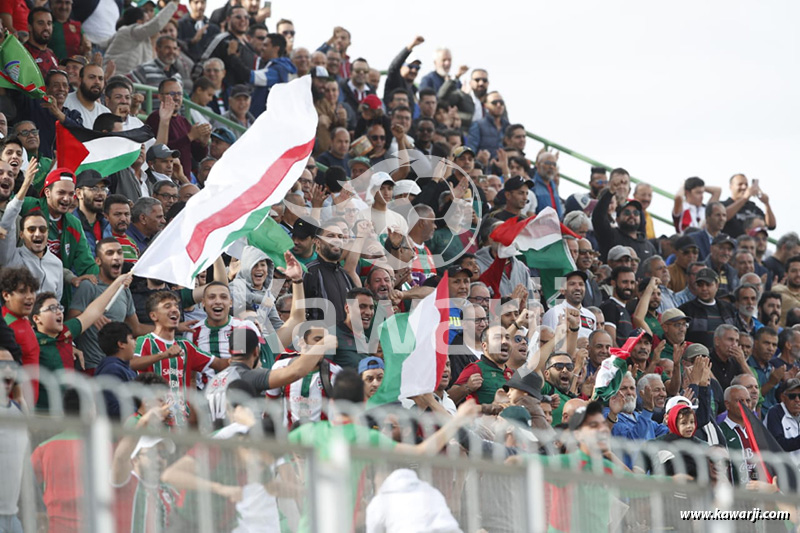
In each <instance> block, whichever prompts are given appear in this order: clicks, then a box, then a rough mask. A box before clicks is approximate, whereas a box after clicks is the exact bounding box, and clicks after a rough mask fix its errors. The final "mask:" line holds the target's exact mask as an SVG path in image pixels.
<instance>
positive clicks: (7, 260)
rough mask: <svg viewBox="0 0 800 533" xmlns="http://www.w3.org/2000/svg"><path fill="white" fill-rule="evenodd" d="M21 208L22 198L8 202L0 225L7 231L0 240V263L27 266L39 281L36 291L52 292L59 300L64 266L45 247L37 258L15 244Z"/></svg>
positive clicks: (7, 265) (62, 290) (62, 287)
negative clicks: (41, 254)
mask: <svg viewBox="0 0 800 533" xmlns="http://www.w3.org/2000/svg"><path fill="white" fill-rule="evenodd" d="M21 209H22V199H21V198H16V197H15V198H13V199H12V200H11V201H10V202H8V206H7V207H6V211H5V213H4V214H3V219H2V222H0V227H2V228H3V229H5V230H6V231H7V232H8V235H7V236H6V238H5V239H2V240H0V265H3V266H5V267H20V266H23V267H25V268H27V269H28V270H29V271H30V273H31V274H33V277H34V278H36V281H38V282H39V290H38V291H36V292H37V293H42V292H53V293H55V295H56V297H57V298H58V299H59V300H61V296H62V295H63V293H64V266H63V264H62V263H61V260H60V259H59V258H58V257H56V256H55V255H53V254H52V253H50V250H48V249H47V247H45V250H44V255H43V256H42V257H41V258H39V257H38V256H37V255H36V254H34V253H33V252H31V251H30V250H29V249H28V248H27V247H25V246H24V245H22V246H17V224H16V222H17V216H18V215H19V212H20V210H21Z"/></svg>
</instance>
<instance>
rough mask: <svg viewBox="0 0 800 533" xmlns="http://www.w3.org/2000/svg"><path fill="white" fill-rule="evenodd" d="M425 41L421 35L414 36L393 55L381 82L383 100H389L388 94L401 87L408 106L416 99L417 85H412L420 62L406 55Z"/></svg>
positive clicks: (385, 101)
mask: <svg viewBox="0 0 800 533" xmlns="http://www.w3.org/2000/svg"><path fill="white" fill-rule="evenodd" d="M424 42H425V38H424V37H422V36H421V35H417V36H416V37H414V40H413V41H411V44H409V45H408V46H406V47H405V48H403V49H402V50H400V53H399V54H397V55H396V56H395V58H394V59H393V60H392V62H391V63H390V64H389V68H388V69H387V72H386V82H385V83H384V84H383V101H384V103H387V104H388V102H389V99H390V95H391V94H392V93H393V92H394V91H395V90H396V89H402V90H404V91H405V92H406V94H407V95H408V104H407V105H409V106H411V105H413V104H414V102H416V99H417V86H416V85H414V80H416V79H417V74H419V67H420V65H421V64H422V62H421V61H420V60H419V59H415V60H414V61H408V56H409V55H411V52H412V51H413V50H414V48H416V47H417V46H419V45H421V44H422V43H424Z"/></svg>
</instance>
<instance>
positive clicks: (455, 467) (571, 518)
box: [0, 371, 800, 533]
mask: <svg viewBox="0 0 800 533" xmlns="http://www.w3.org/2000/svg"><path fill="white" fill-rule="evenodd" d="M39 381H40V383H41V384H42V386H43V387H44V388H45V389H46V390H47V391H48V395H49V398H50V408H49V410H48V412H40V411H34V412H33V413H30V414H28V415H26V416H22V417H13V416H12V417H9V416H8V415H7V414H6V413H7V412H6V411H0V413H2V414H0V427H2V428H4V429H6V430H8V429H10V428H15V429H18V430H20V431H27V432H28V434H29V436H30V440H31V449H32V450H33V449H35V448H36V447H37V446H38V445H40V444H41V443H43V442H46V441H47V440H48V439H52V438H53V437H54V436H56V437H57V438H58V436H59V435H61V436H62V437H64V436H65V435H66V437H68V438H70V439H73V440H77V441H78V442H80V445H79V447H78V448H79V449H80V454H79V456H78V461H79V462H80V463H81V464H80V466H79V467H77V468H76V469H75V472H74V473H75V476H74V477H73V478H72V479H60V480H59V482H63V483H65V484H67V485H68V486H72V487H73V488H74V490H75V491H78V492H79V493H80V497H79V498H78V499H77V501H78V502H79V509H78V512H79V514H80V516H81V521H80V526H81V527H80V530H81V531H86V532H89V533H107V532H113V531H116V529H115V527H116V526H115V523H116V519H117V518H118V516H117V515H118V513H120V512H121V511H120V507H119V506H118V501H117V500H118V497H119V492H118V491H116V490H115V489H113V488H112V486H111V484H110V478H109V472H110V465H111V456H112V453H113V447H112V443H114V442H118V441H119V440H120V439H122V438H123V437H126V436H129V437H138V436H141V435H149V436H157V437H164V438H168V439H169V440H170V441H172V442H173V443H174V445H175V450H174V453H171V454H169V455H168V457H165V458H166V463H165V464H164V465H156V464H155V463H151V464H152V465H154V466H152V468H157V469H159V470H157V472H156V477H158V473H159V472H163V468H164V467H168V466H169V465H171V464H173V463H174V462H175V461H177V460H179V459H180V458H181V457H183V456H184V455H185V454H186V453H187V452H189V451H190V450H191V454H192V455H193V457H194V460H195V462H196V465H197V467H196V474H197V476H199V477H200V478H201V479H204V480H208V481H209V482H212V484H213V483H216V484H223V485H225V486H226V487H229V488H228V489H227V490H235V487H242V488H243V491H242V497H243V498H244V500H243V503H242V505H243V508H242V509H236V512H235V513H234V515H233V516H234V518H235V517H236V516H239V517H241V516H245V515H247V512H251V513H253V514H254V515H255V516H256V517H257V516H259V515H258V513H259V512H261V511H263V509H260V508H258V506H256V508H253V505H252V504H251V505H250V506H249V507H248V506H247V505H246V503H247V501H248V498H250V499H251V500H252V501H255V502H262V501H265V500H264V498H266V496H264V494H263V493H260V498H261V499H258V497H256V496H253V494H256V495H258V494H259V492H258V491H260V490H261V489H260V488H261V487H267V489H268V491H272V492H275V494H276V496H275V499H276V502H277V509H279V510H280V520H281V523H282V527H283V528H284V529H283V531H298V530H307V531H319V532H325V533H327V532H331V533H333V532H337V533H338V532H343V531H364V530H366V529H365V525H364V524H365V521H366V520H368V519H372V520H374V519H375V516H378V513H379V511H380V510H381V509H383V511H384V512H387V509H389V510H394V515H395V517H396V515H397V510H398V508H397V507H396V506H397V505H398V503H397V502H408V501H413V498H412V499H411V500H409V499H408V498H409V497H412V496H413V494H400V495H398V493H397V492H392V491H391V490H388V489H387V490H384V491H381V488H382V487H383V486H384V485H383V483H388V481H386V480H387V478H388V477H389V476H390V475H391V476H393V478H392V481H393V482H397V480H398V479H401V480H402V479H404V480H406V481H407V480H408V479H417V478H418V480H419V481H420V483H419V488H420V490H422V488H423V487H426V486H425V485H423V483H427V484H428V485H427V487H428V488H429V489H430V488H432V489H435V491H438V495H436V497H435V498H433V499H430V498H429V499H428V500H426V501H429V506H430V507H431V508H434V507H436V506H437V505H438V506H439V507H440V508H441V506H445V509H446V510H447V511H449V513H450V514H451V515H452V517H453V518H454V519H455V521H457V523H458V527H459V528H460V530H461V531H467V532H476V531H481V530H486V531H491V532H496V531H499V532H504V531H508V532H514V533H516V532H531V533H535V532H544V531H548V530H549V531H552V530H554V529H555V530H561V531H575V532H580V533H584V532H590V531H669V530H674V531H703V532H705V531H719V532H734V531H736V532H739V531H771V530H772V529H770V527H774V526H775V525H777V524H780V525H781V527H783V524H781V521H777V522H774V521H773V522H767V521H764V520H756V521H755V522H750V521H748V519H746V518H745V519H740V520H711V519H702V518H700V516H699V515H697V516H695V517H687V516H682V513H686V512H690V511H695V512H698V513H702V512H711V513H713V512H714V511H715V509H718V510H720V511H725V512H727V511H752V510H753V509H754V508H758V509H760V510H763V511H781V512H789V521H787V522H785V523H786V524H790V525H791V527H795V528H796V527H797V526H798V518H797V512H796V508H795V506H796V505H797V504H798V502H800V498H799V497H798V489H797V483H796V480H797V477H798V476H797V467H796V465H795V463H794V461H793V459H792V457H791V455H790V454H788V453H779V454H770V453H768V452H764V460H765V461H766V462H767V463H769V464H771V465H772V467H773V468H774V471H776V472H777V475H778V479H779V481H783V483H781V484H780V485H781V486H782V488H783V492H777V493H767V492H758V491H753V490H747V489H746V488H745V486H744V485H738V484H732V483H730V482H729V481H728V480H727V476H726V474H725V473H726V472H727V471H728V470H729V464H728V461H727V459H728V455H727V454H726V452H725V451H724V449H722V448H713V449H712V448H708V447H703V446H698V445H695V444H691V443H688V442H687V443H679V444H669V443H664V442H660V441H648V442H642V441H631V440H624V439H612V440H611V446H612V450H613V451H614V453H615V454H616V456H617V457H619V458H620V459H622V460H625V459H628V458H629V459H630V461H631V462H632V463H634V464H636V465H638V466H640V467H643V468H645V469H646V470H648V471H649V475H645V474H640V475H631V474H629V473H626V472H624V471H623V469H621V468H612V469H609V468H604V467H603V466H602V458H601V457H599V456H597V457H592V463H591V464H593V465H594V467H593V468H587V463H586V460H587V459H586V457H585V456H578V455H576V454H572V455H569V457H570V458H571V460H565V461H564V462H563V463H560V464H549V465H545V464H543V463H542V461H540V460H539V459H538V457H539V455H538V453H537V452H544V453H546V454H548V455H551V456H552V457H555V456H558V455H559V453H562V452H564V451H571V450H574V449H576V446H577V444H576V443H575V441H574V439H573V438H572V437H571V436H570V434H569V433H558V432H555V431H552V430H550V429H545V430H534V431H533V433H534V434H535V436H536V439H537V440H538V442H529V443H528V446H530V448H531V451H532V452H534V453H532V454H530V455H520V456H519V457H516V458H515V456H514V455H513V454H511V453H510V452H509V450H508V449H506V448H505V446H504V438H505V434H504V433H501V434H498V435H494V434H493V433H492V430H493V424H494V421H493V419H492V418H491V417H483V418H481V419H479V420H477V421H475V422H473V423H472V424H471V425H470V426H469V428H468V430H467V431H463V432H461V433H460V434H459V436H458V438H456V439H453V440H452V441H451V442H450V443H449V445H448V446H447V447H446V448H445V450H444V451H443V452H442V453H439V454H436V455H413V456H412V455H406V454H403V453H399V452H397V451H394V450H389V449H381V448H374V447H370V446H369V445H368V443H366V442H364V443H356V444H355V445H352V446H349V445H346V444H345V443H338V444H334V443H329V446H326V449H325V451H326V453H318V452H319V450H314V449H311V448H308V447H303V446H298V445H295V444H290V443H289V441H288V440H287V431H286V429H285V428H284V427H283V426H282V419H283V407H282V404H281V403H280V402H278V401H270V400H265V399H260V398H259V399H255V400H253V399H249V398H243V397H241V396H237V395H236V392H237V391H229V393H228V394H229V396H228V400H229V401H230V402H233V403H236V404H241V405H243V406H246V407H248V408H249V409H250V410H251V411H252V412H253V413H255V418H256V419H259V420H260V418H261V414H262V413H263V414H264V415H266V416H269V417H271V418H272V420H273V421H275V436H274V437H267V436H265V435H264V434H263V433H262V426H261V424H259V423H256V424H255V425H254V426H253V428H252V430H251V431H250V433H249V434H248V436H246V437H245V436H243V435H236V436H234V437H233V438H229V439H219V438H214V431H215V429H217V428H215V427H214V426H213V425H212V423H211V421H210V417H209V416H206V412H207V409H208V406H207V404H206V402H205V398H204V396H203V394H202V393H198V392H195V391H191V392H189V394H188V397H187V400H188V401H189V403H190V405H191V408H192V409H193V410H194V411H195V415H196V418H197V426H196V427H190V426H175V427H173V428H171V429H170V430H167V429H166V428H165V427H147V428H144V429H136V428H135V427H133V426H132V424H131V423H130V421H129V420H128V417H129V415H130V414H132V413H133V412H134V410H135V405H136V403H137V402H145V404H148V405H150V404H154V403H155V402H159V401H162V400H163V399H164V398H165V392H166V388H163V387H157V386H149V387H147V386H141V385H138V384H125V385H120V384H119V383H116V382H112V381H107V380H104V379H102V378H95V379H85V378H84V377H83V376H82V375H80V374H77V373H74V372H73V373H61V374H60V375H53V374H49V373H47V372H44V371H43V372H42V374H41V375H40V376H39ZM22 384H23V386H26V385H27V384H28V382H26V381H25V377H24V376H23V380H22ZM66 387H69V388H73V389H75V390H77V391H78V394H79V396H80V399H81V402H80V412H79V414H78V416H65V415H64V405H63V403H62V402H61V399H60V397H61V393H62V391H63V390H64V389H65V388H66ZM104 393H113V394H114V395H115V396H116V397H117V398H118V399H119V401H120V405H121V412H122V416H121V421H122V423H119V422H115V421H111V420H109V419H108V418H107V417H106V416H105V402H104ZM332 409H333V411H328V412H329V414H330V416H336V415H337V414H338V415H346V416H348V417H349V418H350V419H352V420H353V421H354V423H355V424H357V425H366V426H372V427H375V428H379V429H381V430H383V431H384V432H385V433H386V434H387V435H390V436H391V437H392V438H394V439H395V440H397V441H401V442H405V443H409V444H415V443H417V442H418V441H419V440H420V438H421V437H422V436H425V435H431V434H432V433H433V432H434V431H435V429H436V428H438V427H441V426H442V425H444V424H445V423H446V421H447V417H442V416H432V415H430V414H426V415H423V414H420V413H419V412H416V411H414V410H405V409H398V408H393V407H383V408H377V409H370V410H368V411H365V410H364V409H363V407H362V406H360V405H352V404H349V403H341V404H338V405H336V406H335V407H332ZM464 447H467V448H468V449H469V453H468V454H467V453H465V452H464ZM168 451H169V450H168ZM665 453H671V454H672V455H673V456H674V461H673V466H674V470H675V473H676V474H685V473H686V472H687V471H688V470H690V467H691V466H693V467H695V468H696V470H697V472H698V474H697V476H696V478H695V479H693V480H688V479H683V480H676V479H674V478H672V477H667V476H666V475H665V474H666V472H665V471H664V469H663V467H662V466H661V462H662V461H661V460H662V458H663V454H665ZM64 460H69V459H68V458H64ZM689 460H691V461H692V462H693V465H689V464H688V463H687V462H686V461H689ZM550 462H551V463H553V461H550ZM276 465H277V466H276ZM793 476H794V480H795V482H794V486H791V487H790V486H789V483H787V480H790V479H792V477H793ZM401 485H402V483H401ZM215 486H217V485H215ZM387 486H389V485H387ZM391 486H394V485H391ZM406 486H407V485H406ZM215 490H216V489H212V488H209V487H200V488H199V490H183V491H177V492H175V493H174V494H173V495H172V496H171V498H172V499H171V501H170V502H169V505H170V506H171V507H172V513H171V514H170V516H171V517H172V520H171V522H170V523H169V524H162V525H160V526H159V527H158V528H157V530H158V531H165V532H167V533H170V532H173V531H199V532H200V533H210V532H212V531H233V526H232V525H231V524H233V523H234V522H231V520H232V519H231V510H232V505H231V504H228V505H226V501H227V500H226V497H223V496H221V495H220V494H219V493H218V492H215ZM253 491H255V493H254V492H253ZM401 492H402V491H401ZM420 494H423V493H420ZM424 494H428V495H430V494H435V493H434V492H430V490H429V491H428V492H425V493H424ZM401 496H402V497H401ZM20 500H21V509H20V517H21V520H22V522H23V526H24V531H26V532H27V531H37V517H38V519H39V521H40V522H41V517H42V516H43V513H45V506H44V505H43V502H42V495H41V487H39V486H37V483H36V482H35V481H34V479H33V477H32V476H24V480H23V487H22V497H21V498H20ZM186 502H189V503H188V504H187V503H186ZM437 502H438V503H437ZM400 505H402V503H401V504H400ZM393 506H394V507H393ZM270 508H271V507H270ZM423 510H429V509H427V508H426V506H425V505H423V506H421V507H420V508H414V507H411V508H407V509H405V508H404V512H406V513H408V514H410V515H411V514H414V513H416V512H420V511H423ZM243 512H244V515H242V513H243ZM389 514H390V515H391V514H392V513H389ZM401 514H402V513H401ZM708 518H712V517H708ZM240 519H242V518H240ZM305 521H307V524H308V526H309V527H308V529H302V526H301V523H303V522H305ZM354 523H355V524H356V525H355V526H354ZM262 527H265V526H264V525H263V524H262ZM262 530H263V531H272V529H268V528H264V529H259V531H262ZM783 530H785V529H782V531H783ZM51 531H53V530H52V529H51ZM276 531H277V530H276Z"/></svg>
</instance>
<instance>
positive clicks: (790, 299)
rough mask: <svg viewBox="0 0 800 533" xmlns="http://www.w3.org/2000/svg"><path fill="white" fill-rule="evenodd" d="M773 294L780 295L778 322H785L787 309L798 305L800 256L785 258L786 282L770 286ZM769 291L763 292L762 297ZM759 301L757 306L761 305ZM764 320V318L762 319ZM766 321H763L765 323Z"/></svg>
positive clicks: (799, 301)
mask: <svg viewBox="0 0 800 533" xmlns="http://www.w3.org/2000/svg"><path fill="white" fill-rule="evenodd" d="M772 290H773V291H774V294H777V295H778V296H780V305H779V306H778V310H779V312H780V314H781V319H780V323H781V324H784V325H785V324H786V316H787V315H788V314H789V310H791V309H793V308H795V307H800V256H797V255H796V256H794V257H790V258H789V259H787V260H786V282H785V283H779V284H777V285H775V286H773V287H772ZM767 294H769V293H764V295H762V298H764V297H765V296H766V295H767ZM760 304H761V302H759V308H760V307H762V306H761V305H760ZM762 322H764V320H762ZM766 323H767V322H764V324H766Z"/></svg>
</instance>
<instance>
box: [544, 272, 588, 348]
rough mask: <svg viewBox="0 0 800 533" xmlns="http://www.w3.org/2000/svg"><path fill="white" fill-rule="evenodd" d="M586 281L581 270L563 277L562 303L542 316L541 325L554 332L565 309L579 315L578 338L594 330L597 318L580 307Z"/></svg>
mask: <svg viewBox="0 0 800 533" xmlns="http://www.w3.org/2000/svg"><path fill="white" fill-rule="evenodd" d="M587 279H588V278H587V275H586V272H584V271H582V270H574V271H572V272H570V273H569V274H567V275H566V276H564V283H563V285H562V286H561V294H563V295H564V301H563V302H561V303H560V304H558V305H556V306H554V307H551V308H550V310H548V311H547V312H546V313H545V314H544V317H542V325H544V326H547V327H549V328H551V329H553V330H555V329H556V326H557V325H558V321H559V319H560V318H561V317H562V316H564V315H565V314H566V309H575V310H577V311H579V312H580V314H581V325H580V327H579V330H578V337H588V336H589V335H590V334H591V333H592V331H594V330H595V327H596V325H597V318H596V317H595V315H594V313H592V312H591V311H589V310H588V309H587V308H585V307H583V305H581V302H583V297H584V296H585V295H586V280H587Z"/></svg>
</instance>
